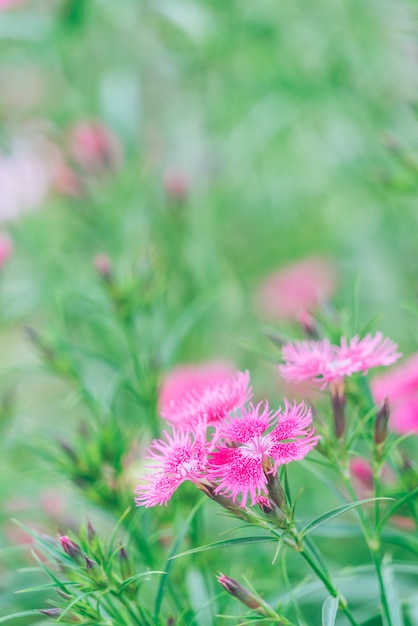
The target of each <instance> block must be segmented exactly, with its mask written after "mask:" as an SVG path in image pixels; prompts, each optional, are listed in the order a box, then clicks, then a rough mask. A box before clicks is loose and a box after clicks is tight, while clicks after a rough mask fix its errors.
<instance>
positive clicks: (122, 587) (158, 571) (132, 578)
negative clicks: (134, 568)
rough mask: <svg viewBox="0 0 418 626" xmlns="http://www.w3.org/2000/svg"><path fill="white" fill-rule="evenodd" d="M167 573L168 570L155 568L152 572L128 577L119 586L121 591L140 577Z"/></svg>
mask: <svg viewBox="0 0 418 626" xmlns="http://www.w3.org/2000/svg"><path fill="white" fill-rule="evenodd" d="M166 573H167V572H163V571H162V570H161V571H160V570H154V571H150V572H142V573H141V574H135V575H134V576H131V577H130V578H127V579H126V580H124V581H123V583H122V584H121V585H120V586H119V591H122V589H125V587H127V586H128V585H130V584H131V583H133V582H135V581H136V580H139V579H140V578H146V577H147V576H151V574H164V575H165V574H166Z"/></svg>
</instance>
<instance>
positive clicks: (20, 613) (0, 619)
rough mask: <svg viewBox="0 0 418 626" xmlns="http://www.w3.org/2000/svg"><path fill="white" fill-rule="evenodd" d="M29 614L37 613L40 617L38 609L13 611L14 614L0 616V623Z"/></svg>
mask: <svg viewBox="0 0 418 626" xmlns="http://www.w3.org/2000/svg"><path fill="white" fill-rule="evenodd" d="M27 615H37V616H38V617H39V613H38V612H37V611H20V612H19V613H13V615H6V616H5V617H0V624H3V623H4V622H8V621H9V620H12V619H15V618H16V617H26V616H27Z"/></svg>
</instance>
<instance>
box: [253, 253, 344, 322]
mask: <svg viewBox="0 0 418 626" xmlns="http://www.w3.org/2000/svg"><path fill="white" fill-rule="evenodd" d="M335 287H336V273H335V269H334V267H333V266H332V264H331V262H330V261H329V260H328V259H322V258H320V257H310V258H306V259H302V260H301V261H299V262H297V263H294V264H293V265H289V266H288V267H284V268H282V269H281V270H279V271H278V272H275V273H273V274H271V275H269V276H267V277H266V278H265V279H264V280H263V281H262V282H261V284H260V286H259V287H258V290H257V293H256V297H255V305H256V308H257V310H258V311H259V312H260V313H261V315H262V316H263V317H266V318H267V319H272V320H274V319H296V318H297V316H298V315H299V314H300V313H301V312H303V311H306V310H307V309H308V310H310V309H315V308H317V307H318V306H319V305H320V304H321V303H322V302H324V301H325V300H327V299H329V298H330V297H331V296H332V294H333V293H334V291H335Z"/></svg>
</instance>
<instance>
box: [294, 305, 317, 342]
mask: <svg viewBox="0 0 418 626" xmlns="http://www.w3.org/2000/svg"><path fill="white" fill-rule="evenodd" d="M296 317H297V320H298V322H299V324H300V325H301V326H302V329H303V331H304V332H305V334H306V335H307V337H309V338H310V339H318V337H319V333H318V329H317V326H316V323H315V319H314V317H313V316H312V315H311V314H310V313H309V311H307V310H306V309H303V310H302V311H299V313H298V314H297V316H296Z"/></svg>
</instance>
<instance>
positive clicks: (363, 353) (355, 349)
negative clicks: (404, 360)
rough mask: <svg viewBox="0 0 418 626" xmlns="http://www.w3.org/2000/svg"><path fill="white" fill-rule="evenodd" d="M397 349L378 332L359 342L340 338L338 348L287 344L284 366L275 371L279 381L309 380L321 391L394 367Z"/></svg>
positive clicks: (326, 343) (323, 344)
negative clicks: (357, 374)
mask: <svg viewBox="0 0 418 626" xmlns="http://www.w3.org/2000/svg"><path fill="white" fill-rule="evenodd" d="M397 347H398V346H397V345H396V344H395V343H394V342H393V341H391V340H390V339H385V338H384V337H383V335H382V333H379V332H378V333H376V334H375V336H374V337H372V335H366V337H363V339H360V338H359V337H357V336H356V337H353V339H351V340H350V341H347V339H345V338H344V337H342V338H341V341H340V345H339V346H337V345H333V344H331V343H330V342H329V341H328V339H322V340H321V341H298V342H294V343H287V344H285V345H284V346H283V348H282V354H283V359H284V360H285V363H284V365H280V366H279V371H280V373H281V375H282V376H283V378H285V379H287V380H290V381H292V382H296V383H299V382H302V381H305V380H311V381H313V382H317V383H318V382H319V383H321V385H322V388H324V387H325V386H326V384H327V383H332V382H334V381H338V380H342V379H343V378H345V377H346V376H351V375H352V374H354V373H355V372H363V374H366V373H367V371H368V370H369V369H371V368H373V367H379V366H382V365H391V364H392V363H395V362H396V361H397V360H398V359H399V357H400V356H401V354H400V353H399V352H397Z"/></svg>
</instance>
